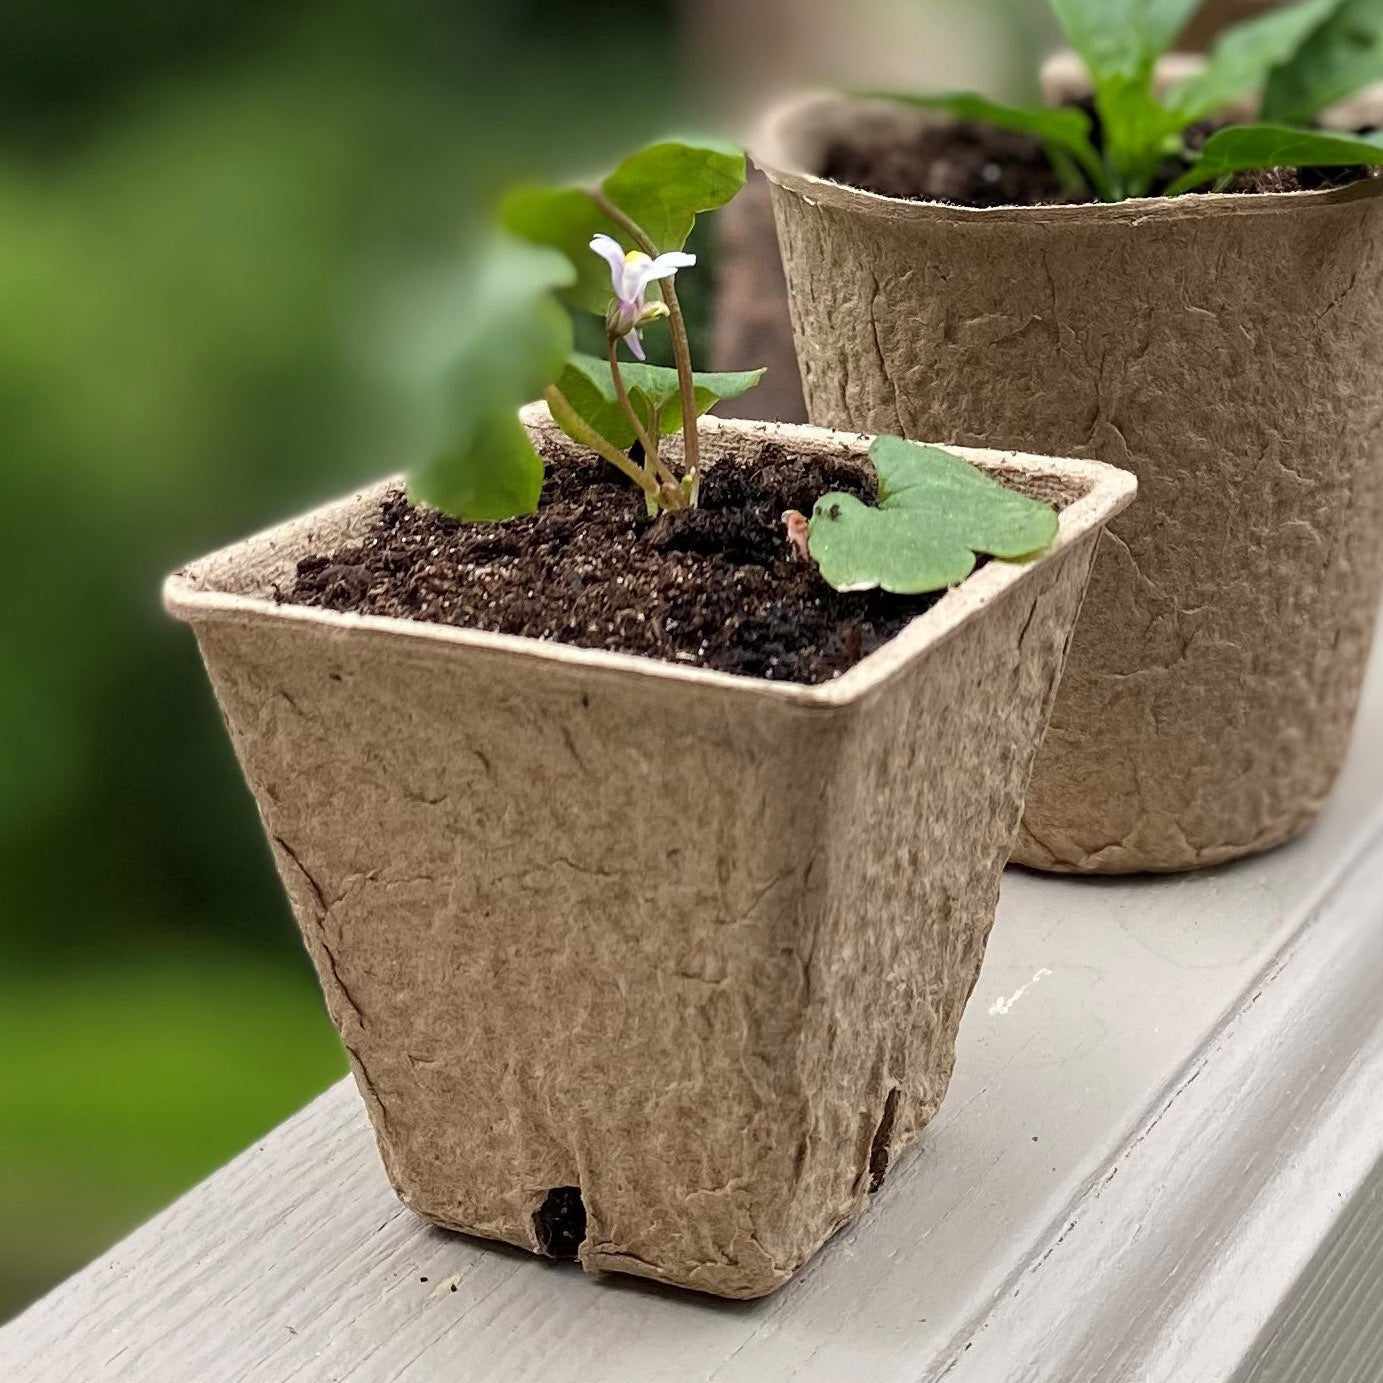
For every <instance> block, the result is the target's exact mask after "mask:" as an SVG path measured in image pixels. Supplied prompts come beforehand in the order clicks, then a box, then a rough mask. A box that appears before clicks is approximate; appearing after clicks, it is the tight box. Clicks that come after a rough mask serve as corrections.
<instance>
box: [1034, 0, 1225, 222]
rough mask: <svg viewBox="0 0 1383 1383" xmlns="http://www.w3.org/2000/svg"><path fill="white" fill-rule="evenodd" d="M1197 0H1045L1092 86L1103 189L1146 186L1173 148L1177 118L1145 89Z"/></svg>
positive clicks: (1122, 192)
mask: <svg viewBox="0 0 1383 1383" xmlns="http://www.w3.org/2000/svg"><path fill="white" fill-rule="evenodd" d="M1199 2H1200V0H1052V8H1053V9H1054V10H1055V11H1056V13H1057V18H1058V19H1060V21H1061V24H1062V27H1063V28H1064V29H1065V30H1066V35H1067V37H1068V38H1069V39H1070V41H1071V46H1072V47H1073V48H1074V49H1075V50H1076V52H1077V53H1079V54H1080V56H1081V58H1082V59H1083V60H1084V62H1085V66H1086V68H1087V70H1088V71H1089V73H1090V79H1091V83H1092V85H1093V86H1094V89H1095V107H1096V110H1097V111H1098V112H1099V116H1100V124H1101V128H1102V131H1103V142H1104V156H1105V163H1106V165H1107V167H1108V178H1107V186H1108V190H1107V192H1106V196H1108V197H1110V198H1112V199H1114V200H1118V199H1121V198H1124V197H1140V196H1143V195H1145V194H1146V193H1147V191H1148V190H1149V188H1150V187H1151V186H1152V183H1153V180H1154V178H1155V177H1156V174H1157V170H1158V167H1159V165H1160V164H1161V163H1162V161H1163V159H1164V158H1165V157H1166V156H1167V155H1168V154H1169V153H1175V152H1176V150H1177V149H1178V148H1179V147H1180V135H1181V131H1182V130H1183V128H1184V127H1185V123H1186V122H1184V121H1183V120H1181V119H1180V118H1179V117H1178V116H1176V115H1173V114H1172V113H1171V112H1170V111H1168V110H1167V108H1166V107H1165V106H1164V105H1163V104H1162V103H1161V102H1160V101H1158V99H1157V98H1156V96H1155V95H1154V93H1153V67H1154V65H1155V64H1156V62H1157V60H1158V58H1160V57H1161V56H1162V55H1163V54H1164V53H1165V52H1167V50H1168V49H1169V48H1170V47H1171V46H1172V44H1173V43H1174V42H1175V40H1176V37H1177V35H1178V34H1179V33H1180V32H1181V30H1182V29H1183V28H1185V26H1186V22H1187V21H1188V20H1189V19H1190V18H1191V16H1192V14H1194V12H1195V10H1196V8H1197V6H1198V4H1199Z"/></svg>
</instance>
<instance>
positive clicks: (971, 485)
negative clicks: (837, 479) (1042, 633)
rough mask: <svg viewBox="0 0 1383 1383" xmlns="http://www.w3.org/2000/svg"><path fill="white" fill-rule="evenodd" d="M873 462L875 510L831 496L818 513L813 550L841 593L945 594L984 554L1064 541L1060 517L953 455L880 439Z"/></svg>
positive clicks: (1014, 554)
mask: <svg viewBox="0 0 1383 1383" xmlns="http://www.w3.org/2000/svg"><path fill="white" fill-rule="evenodd" d="M869 456H870V460H871V461H872V462H873V463H874V469H875V471H876V473H877V474H878V477H879V496H878V505H877V507H871V506H869V505H866V504H863V503H861V502H860V501H859V500H858V499H857V498H855V497H854V496H853V495H846V494H829V495H825V496H823V497H822V498H821V499H820V500H818V501H817V503H816V507H815V508H814V509H813V511H812V517H811V523H810V525H809V539H808V543H809V548H810V551H811V554H812V557H813V558H814V559H815V560H816V562H817V564H818V566H819V567H820V568H821V575H822V577H823V578H824V579H825V580H826V582H827V583H828V584H829V585H831V586H834V587H835V589H836V590H838V591H866V590H874V589H875V588H882V589H883V590H885V591H891V592H893V593H894V594H896V595H918V594H921V593H923V592H926V591H937V590H944V589H946V588H947V587H948V586H954V585H957V584H958V583H959V582H961V581H964V580H965V578H966V577H967V576H969V575H970V573H971V572H972V571H973V570H974V568H975V562H976V554H977V553H986V554H988V555H990V556H993V557H1002V558H1009V559H1017V558H1023V557H1030V556H1034V555H1035V554H1037V553H1039V552H1042V551H1044V550H1045V549H1046V548H1047V547H1049V546H1050V545H1051V543H1052V541H1053V539H1054V538H1055V537H1056V534H1057V528H1058V519H1057V515H1056V512H1055V511H1054V510H1053V509H1051V508H1050V507H1048V506H1047V505H1045V504H1039V503H1038V502H1037V501H1036V500H1032V499H1029V498H1027V496H1026V495H1020V494H1018V493H1017V492H1016V491H1013V490H1009V489H1006V488H1005V487H1004V486H1002V485H1000V484H999V483H998V482H997V481H994V480H991V479H990V478H989V477H988V476H987V475H985V474H984V473H983V472H982V471H980V470H978V469H976V467H974V466H972V465H970V463H969V462H967V461H963V460H962V459H961V458H960V457H958V456H954V455H952V454H951V453H950V452H947V451H942V450H941V449H940V448H938V447H928V446H922V445H919V444H918V443H916V442H905V441H903V440H902V439H901V438H897V437H880V438H877V439H876V440H875V442H874V444H873V446H872V447H871V448H870V452H869Z"/></svg>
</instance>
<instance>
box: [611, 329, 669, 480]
mask: <svg viewBox="0 0 1383 1383" xmlns="http://www.w3.org/2000/svg"><path fill="white" fill-rule="evenodd" d="M605 357H606V359H607V360H609V362H610V376H611V378H612V379H613V380H614V382H615V398H616V399H617V400H618V401H619V406H620V407H621V408H622V409H623V410H624V416H625V417H626V418H628V419H629V425H630V427H632V428H633V429H634V436H635V437H637V438H638V439H639V444H640V445H641V446H642V447H643V454H644V459H645V462H646V466H645V469H646V470H647V471H648V472H649V474H650V475H657V474H658V472H660V471H661V472H663V474H662V475H658V478H659V479H667V480H670V481H671V482H672V483H673V484H674V485H675V484H676V483H677V479H676V477H675V476H674V475H672V473H671V472H669V471H668V470H667V467H666V466H664V465H663V464H662V462H661V461H659V459H658V440H657V436H656V435H654V436H649V433H648V429H647V428H645V427H644V425H643V420H642V419H641V418H640V417H639V415H638V413H637V411H636V410H635V408H634V404H633V401H632V400H631V399H630V397H629V390H628V389H626V388H625V386H624V375H623V374H622V373H621V372H620V368H619V338H618V337H617V336H611V335H607V336H606V338H605Z"/></svg>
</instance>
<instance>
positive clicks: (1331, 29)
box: [1263, 0, 1383, 125]
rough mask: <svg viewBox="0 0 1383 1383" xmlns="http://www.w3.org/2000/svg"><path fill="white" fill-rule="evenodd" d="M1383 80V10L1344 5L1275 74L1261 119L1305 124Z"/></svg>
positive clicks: (1375, 4)
mask: <svg viewBox="0 0 1383 1383" xmlns="http://www.w3.org/2000/svg"><path fill="white" fill-rule="evenodd" d="M1380 79H1383V4H1379V0H1343V3H1337V4H1336V6H1335V8H1334V12H1333V13H1332V14H1330V15H1329V16H1328V17H1327V18H1326V19H1325V21H1324V22H1323V23H1322V24H1320V25H1319V27H1317V28H1316V29H1315V30H1314V31H1313V32H1312V33H1311V35H1310V37H1309V38H1307V40H1306V41H1305V43H1303V44H1302V45H1301V47H1300V48H1299V49H1297V51H1296V53H1295V54H1293V55H1292V56H1291V57H1290V58H1288V59H1287V60H1286V61H1285V62H1283V64H1282V65H1281V66H1280V67H1278V68H1276V69H1275V70H1274V72H1273V73H1272V75H1271V76H1270V77H1269V78H1268V85H1267V89H1266V90H1265V92H1264V94H1263V119H1264V120H1265V121H1269V122H1272V123H1275V124H1302V125H1305V124H1309V123H1310V122H1311V121H1312V120H1314V119H1315V118H1316V116H1317V115H1319V114H1320V113H1321V111H1323V110H1324V109H1325V108H1326V107H1327V106H1332V105H1334V104H1335V103H1336V102H1337V101H1343V100H1345V99H1346V98H1347V97H1350V96H1353V95H1354V94H1355V93H1356V92H1358V91H1360V90H1362V89H1363V88H1364V87H1366V86H1368V85H1369V84H1370V83H1371V82H1375V81H1378V80H1380Z"/></svg>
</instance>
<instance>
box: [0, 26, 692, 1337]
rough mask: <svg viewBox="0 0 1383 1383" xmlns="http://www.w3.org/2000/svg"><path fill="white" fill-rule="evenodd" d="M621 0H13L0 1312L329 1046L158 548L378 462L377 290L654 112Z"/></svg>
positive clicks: (215, 536) (3, 431)
mask: <svg viewBox="0 0 1383 1383" xmlns="http://www.w3.org/2000/svg"><path fill="white" fill-rule="evenodd" d="M631 8H632V7H631V6H629V5H625V4H619V3H613V2H612V3H601V0H582V4H581V5H580V6H570V5H566V4H562V3H560V2H559V0H503V3H501V0H487V3H483V4H471V5H466V4H462V5H455V4H446V3H442V0H391V3H389V4H388V5H379V4H375V5H371V4H365V3H358V4H357V3H351V0H346V3H340V2H339V0H338V3H333V4H322V3H303V2H302V0H241V3H239V4H238V5H235V6H212V5H196V4H192V3H188V2H187V0H139V3H138V4H136V5H128V4H124V5H122V4H116V3H113V2H111V0H102V2H101V3H85V4H71V3H57V4H55V3H53V2H52V0H7V3H6V4H5V5H4V6H3V7H0V476H3V485H2V486H0V495H3V509H0V514H2V515H3V537H2V538H0V578H3V584H2V586H0V589H3V591H4V598H3V599H4V611H3V614H0V630H3V633H0V1053H2V1054H3V1061H0V1318H3V1317H4V1316H5V1315H7V1314H9V1313H10V1312H11V1311H13V1310H14V1309H17V1308H18V1307H19V1306H21V1305H22V1304H23V1303H24V1302H25V1300H27V1299H28V1298H29V1297H31V1296H32V1295H33V1294H35V1293H36V1292H37V1291H39V1290H41V1289H42V1288H44V1287H45V1286H47V1285H49V1284H50V1283H51V1282H52V1281H54V1280H55V1279H56V1278H57V1277H59V1276H61V1275H63V1274H65V1273H66V1272H69V1271H71V1270H72V1269H74V1268H76V1267H78V1266H80V1264H81V1263H82V1262H84V1261H85V1260H86V1259H88V1258H90V1257H91V1256H92V1255H93V1254H95V1253H96V1252H98V1251H99V1250H100V1249H101V1248H103V1247H104V1246H105V1245H106V1244H108V1243H109V1242H110V1241H112V1240H113V1239H114V1238H115V1237H117V1236H118V1235H119V1234H121V1233H122V1232H124V1231H125V1230H127V1229H128V1228H130V1227H131V1226H132V1225H133V1224H135V1223H137V1222H138V1221H139V1220H141V1219H143V1218H145V1217H146V1216H147V1215H148V1214H149V1213H151V1212H152V1211H153V1210H155V1209H156V1208H157V1207H158V1206H160V1205H161V1204H163V1203H165V1202H166V1201H167V1200H169V1199H170V1198H171V1197H172V1196H173V1195H175V1194H176V1193H177V1192H178V1191H180V1190H182V1189H183V1188H184V1187H186V1186H187V1185H189V1184H191V1183H192V1182H194V1181H196V1180H198V1179H199V1178H201V1177H202V1176H204V1175H205V1174H206V1173H207V1172H209V1171H210V1170H211V1169H212V1168H214V1167H215V1166H217V1165H218V1164H219V1163H221V1162H223V1161H224V1160H225V1159H226V1158H227V1157H229V1156H230V1155H231V1154H233V1153H234V1152H236V1151H237V1150H239V1149H240V1148H242V1147H244V1146H245V1145H246V1144H247V1143H249V1142H250V1141H251V1140H252V1139H253V1138H255V1137H257V1136H258V1135H259V1134H260V1133H262V1132H263V1131H264V1130H266V1129H267V1128H269V1127H270V1126H272V1125H273V1124H274V1123H276V1122H277V1121H278V1120H280V1119H281V1118H283V1117H284V1116H286V1115H287V1114H289V1113H290V1112H292V1111H293V1110H294V1109H296V1108H298V1107H299V1106H300V1105H301V1104H303V1103H304V1102H305V1101H306V1100H307V1099H308V1098H309V1097H310V1096H311V1095H312V1094H314V1093H315V1092H317V1091H318V1090H320V1089H322V1088H323V1087H324V1086H325V1085H327V1084H328V1083H329V1082H330V1081H331V1080H333V1079H334V1078H336V1077H337V1076H339V1075H340V1074H342V1073H343V1072H344V1070H345V1063H344V1061H343V1059H342V1056H341V1053H340V1050H339V1047H338V1045H337V1042H336V1039H335V1036H334V1034H333V1033H332V1031H331V1029H330V1025H329V1024H328V1022H327V1020H326V1017H325V1014H324V1011H323V1009H322V1006H321V1002H320V999H319V998H318V995H317V992H316V987H315V983H314V981H313V979H312V977H311V973H310V970H309V968H308V966H307V964H306V962H305V960H304V958H303V956H302V954H301V951H300V947H299V943H298V941H297V937H296V933H295V931H294V929H293V926H292V922H291V919H290V917H289V914H288V911H287V908H286V905H285V903H284V901H283V899H282V897H281V895H280V892H279V888H278V884H277V881H276V878H275V876H274V873H273V868H272V864H271V861H270V858H269V855H268V853H267V851H266V849H265V848H264V846H263V844H262V842H261V839H260V836H259V826H258V822H257V820H256V817H255V813H254V809H253V806H252V804H251V801H250V799H249V797H248V795H247V793H246V792H245V790H244V789H243V787H242V786H241V782H240V777H239V773H238V770H237V769H236V766H235V763H234V760H233V758H232V755H231V753H230V749H229V746H228V744H227V742H226V738H225V735H224V732H223V730H222V727H221V724H220V721H219V717H218V715H217V713H216V710H215V707H214V704H213V702H212V700H211V696H210V693H209V691H208V689H207V686H206V683H205V678H204V676H203V674H202V671H201V668H200V666H199V664H198V660H197V657H196V653H195V649H194V645H193V642H192V640H191V638H190V636H189V635H188V634H187V632H186V631H185V630H183V629H181V628H179V627H177V626H175V625H173V624H172V622H171V621H169V620H167V619H166V618H165V617H164V616H163V614H162V612H161V610H160V607H159V598H158V596H159V585H160V581H161V578H162V576H163V575H164V573H165V572H167V571H169V570H171V569H172V568H174V567H176V566H177V565H179V564H180V563H181V562H182V561H185V560H187V559H189V558H191V557H193V556H195V555H198V554H199V553H201V552H203V551H206V550H209V549H211V548H214V547H216V546H218V545H220V544H223V543H225V542H227V541H229V540H231V539H233V538H235V537H237V536H240V535H243V534H245V533H247V532H250V531H252V530H253V529H255V528H256V527H261V526H263V525H265V524H267V523H269V522H271V521H273V520H274V519H276V518H279V517H282V516H284V515H286V514H287V513H289V512H291V511H293V510H294V509H298V508H303V507H306V506H308V505H309V504H311V503H313V502H315V501H317V500H319V499H322V498H325V497H327V496H330V495H332V494H335V493H338V492H341V491H343V490H345V489H347V488H348V487H349V486H350V484H351V483H352V482H353V481H355V480H357V479H360V478H363V477H366V476H368V475H377V474H380V473H381V472H383V471H386V470H388V469H390V468H393V467H395V466H397V465H399V464H400V463H401V462H400V457H399V455H398V448H399V445H400V442H399V439H400V437H401V436H404V435H406V430H405V429H403V427H402V424H401V422H400V420H399V417H398V401H397V400H396V399H395V398H394V396H393V393H392V392H391V384H390V380H391V373H390V369H389V362H388V360H387V359H385V358H384V355H385V354H386V351H385V349H384V347H382V346H381V344H380V343H381V342H382V341H384V342H387V340H388V339H391V338H390V333H391V332H393V331H394V330H395V329H396V328H397V325H398V323H397V320H396V319H397V318H398V316H399V311H398V305H399V304H404V305H405V306H406V304H407V302H408V301H409V298H410V293H412V292H414V291H416V285H418V284H425V283H426V282H427V281H428V280H429V277H430V276H431V275H433V274H435V273H436V272H437V270H438V267H439V266H442V265H446V264H449V263H451V262H454V260H455V258H456V255H457V251H458V248H459V247H460V246H461V244H462V243H463V242H464V240H465V238H466V234H467V230H468V227H470V226H471V225H473V224H474V221H475V218H476V215H477V213H478V211H479V209H480V208H481V207H482V206H483V205H484V203H485V201H486V198H487V195H488V194H489V191H490V189H491V188H493V187H494V185H495V184H496V183H497V182H498V181H499V180H501V179H507V178H508V177H510V176H514V175H524V174H528V175H533V174H535V173H539V172H543V171H546V168H547V166H550V165H563V164H566V163H569V162H570V159H571V156H572V154H573V152H574V151H580V150H582V149H583V146H584V147H585V148H587V149H594V150H595V151H596V156H597V157H598V156H599V153H600V151H602V150H603V148H604V147H605V146H606V145H610V146H611V147H613V143H612V141H613V140H614V139H615V137H616V136H617V135H621V136H624V137H627V134H626V132H627V131H629V130H630V128H631V127H633V128H634V130H635V137H636V138H637V137H641V136H643V135H645V134H651V133H653V131H654V128H655V126H656V124H657V122H658V121H660V120H662V119H665V118H666V117H667V115H668V104H669V102H668V101H667V99H666V98H663V99H659V100H654V101H652V102H645V103H640V102H638V101H635V100H625V99H621V100H618V101H616V100H615V99H614V97H613V90H614V88H613V85H612V82H613V78H612V73H613V72H614V70H615V67H616V62H615V58H616V57H617V58H618V61H619V62H620V63H632V64H636V65H637V66H638V67H639V70H640V71H641V72H642V73H643V74H644V80H645V81H646V82H647V83H648V84H649V89H650V90H652V91H654V92H657V91H658V90H660V89H662V90H664V91H667V90H671V89H672V81H671V74H670V73H669V72H668V70H667V66H666V63H665V62H664V61H663V59H661V58H660V57H659V51H660V50H659V49H658V47H657V46H656V44H655V40H656V39H658V38H659V37H660V36H661V35H662V34H665V33H666V32H667V29H668V26H669V23H670V9H669V7H668V6H667V5H664V4H659V3H650V2H649V0H644V2H643V3H641V4H639V5H638V6H637V11H638V20H639V22H638V24H637V26H629V25H628V17H629V14H630V12H631ZM559 64H560V66H559ZM641 104H642V108H641ZM620 125H623V127H624V131H620V129H619V126H620ZM545 129H557V130H560V131H561V138H562V141H563V147H561V148H559V149H555V148H552V147H550V146H549V145H548V144H547V143H546V142H545V139H544V133H543V132H544V130H545ZM405 315H406V314H405ZM386 327H387V328H388V329H387V330H386V329H385V328H386ZM396 424H399V425H398V426H397V427H396Z"/></svg>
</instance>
